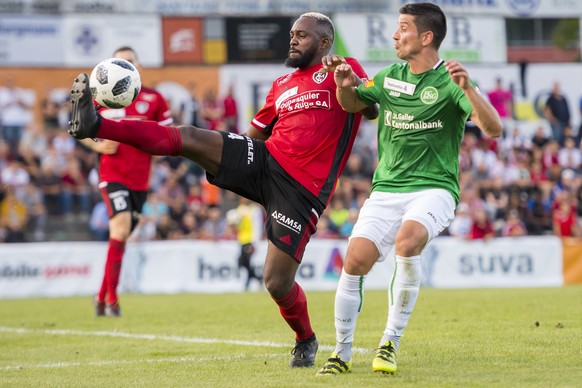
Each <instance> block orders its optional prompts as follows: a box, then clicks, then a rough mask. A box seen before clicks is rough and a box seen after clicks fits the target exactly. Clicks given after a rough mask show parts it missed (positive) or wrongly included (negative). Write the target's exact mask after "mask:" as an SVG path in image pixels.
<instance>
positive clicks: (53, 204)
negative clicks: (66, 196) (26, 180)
mask: <svg viewBox="0 0 582 388" xmlns="http://www.w3.org/2000/svg"><path fill="white" fill-rule="evenodd" d="M38 185H39V187H40V189H41V191H42V193H43V199H44V203H45V205H46V207H47V211H48V214H49V216H60V215H62V214H63V184H62V177H61V175H60V174H59V173H58V171H57V170H56V168H55V165H54V163H52V162H49V163H44V164H42V165H41V175H40V177H39V180H38Z"/></svg>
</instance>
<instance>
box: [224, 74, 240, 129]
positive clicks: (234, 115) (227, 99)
mask: <svg viewBox="0 0 582 388" xmlns="http://www.w3.org/2000/svg"><path fill="white" fill-rule="evenodd" d="M223 104H224V124H225V126H226V128H225V129H226V130H227V131H228V132H231V133H238V132H239V131H238V107H237V103H236V100H235V98H234V85H232V84H231V85H229V86H228V90H227V92H226V96H224V99H223Z"/></svg>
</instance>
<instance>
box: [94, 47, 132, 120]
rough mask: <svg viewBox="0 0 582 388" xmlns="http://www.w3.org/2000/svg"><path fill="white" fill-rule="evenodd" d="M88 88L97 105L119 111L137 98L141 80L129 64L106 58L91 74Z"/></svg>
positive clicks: (117, 59) (120, 60)
mask: <svg viewBox="0 0 582 388" xmlns="http://www.w3.org/2000/svg"><path fill="white" fill-rule="evenodd" d="M89 87H90V88H91V94H92V95H93V98H94V99H95V101H97V103H98V104H99V105H101V106H103V107H105V108H109V109H120V108H125V107H126V106H128V105H130V104H131V103H132V102H133V101H134V100H135V99H136V98H137V95H138V94H139V91H140V89H141V78H140V76H139V72H138V71H137V69H136V68H135V66H134V65H133V64H131V63H130V62H128V61H126V60H125V59H121V58H108V59H105V60H104V61H101V62H99V64H97V66H95V68H94V69H93V71H92V72H91V76H90V77H89Z"/></svg>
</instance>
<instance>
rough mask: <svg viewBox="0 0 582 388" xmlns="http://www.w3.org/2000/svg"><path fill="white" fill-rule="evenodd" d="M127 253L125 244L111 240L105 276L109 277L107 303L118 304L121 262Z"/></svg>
mask: <svg viewBox="0 0 582 388" xmlns="http://www.w3.org/2000/svg"><path fill="white" fill-rule="evenodd" d="M124 252H125V242H124V241H119V240H115V239H112V238H110V239H109V249H108V250H107V262H106V263H105V276H106V277H107V303H116V302H117V285H118V284H119V274H120V273H121V261H122V260H123V253H124Z"/></svg>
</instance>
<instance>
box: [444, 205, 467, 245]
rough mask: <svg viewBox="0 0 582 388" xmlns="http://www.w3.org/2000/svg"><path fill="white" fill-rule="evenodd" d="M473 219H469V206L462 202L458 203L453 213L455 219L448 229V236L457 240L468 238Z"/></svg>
mask: <svg viewBox="0 0 582 388" xmlns="http://www.w3.org/2000/svg"><path fill="white" fill-rule="evenodd" d="M472 226H473V218H472V217H471V213H470V209H469V205H467V204H466V203H464V202H461V203H459V205H458V206H457V209H456V211H455V218H454V219H453V221H451V224H450V225H449V227H448V232H449V235H451V236H453V237H459V238H463V239H464V238H469V234H470V233H471V228H472Z"/></svg>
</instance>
